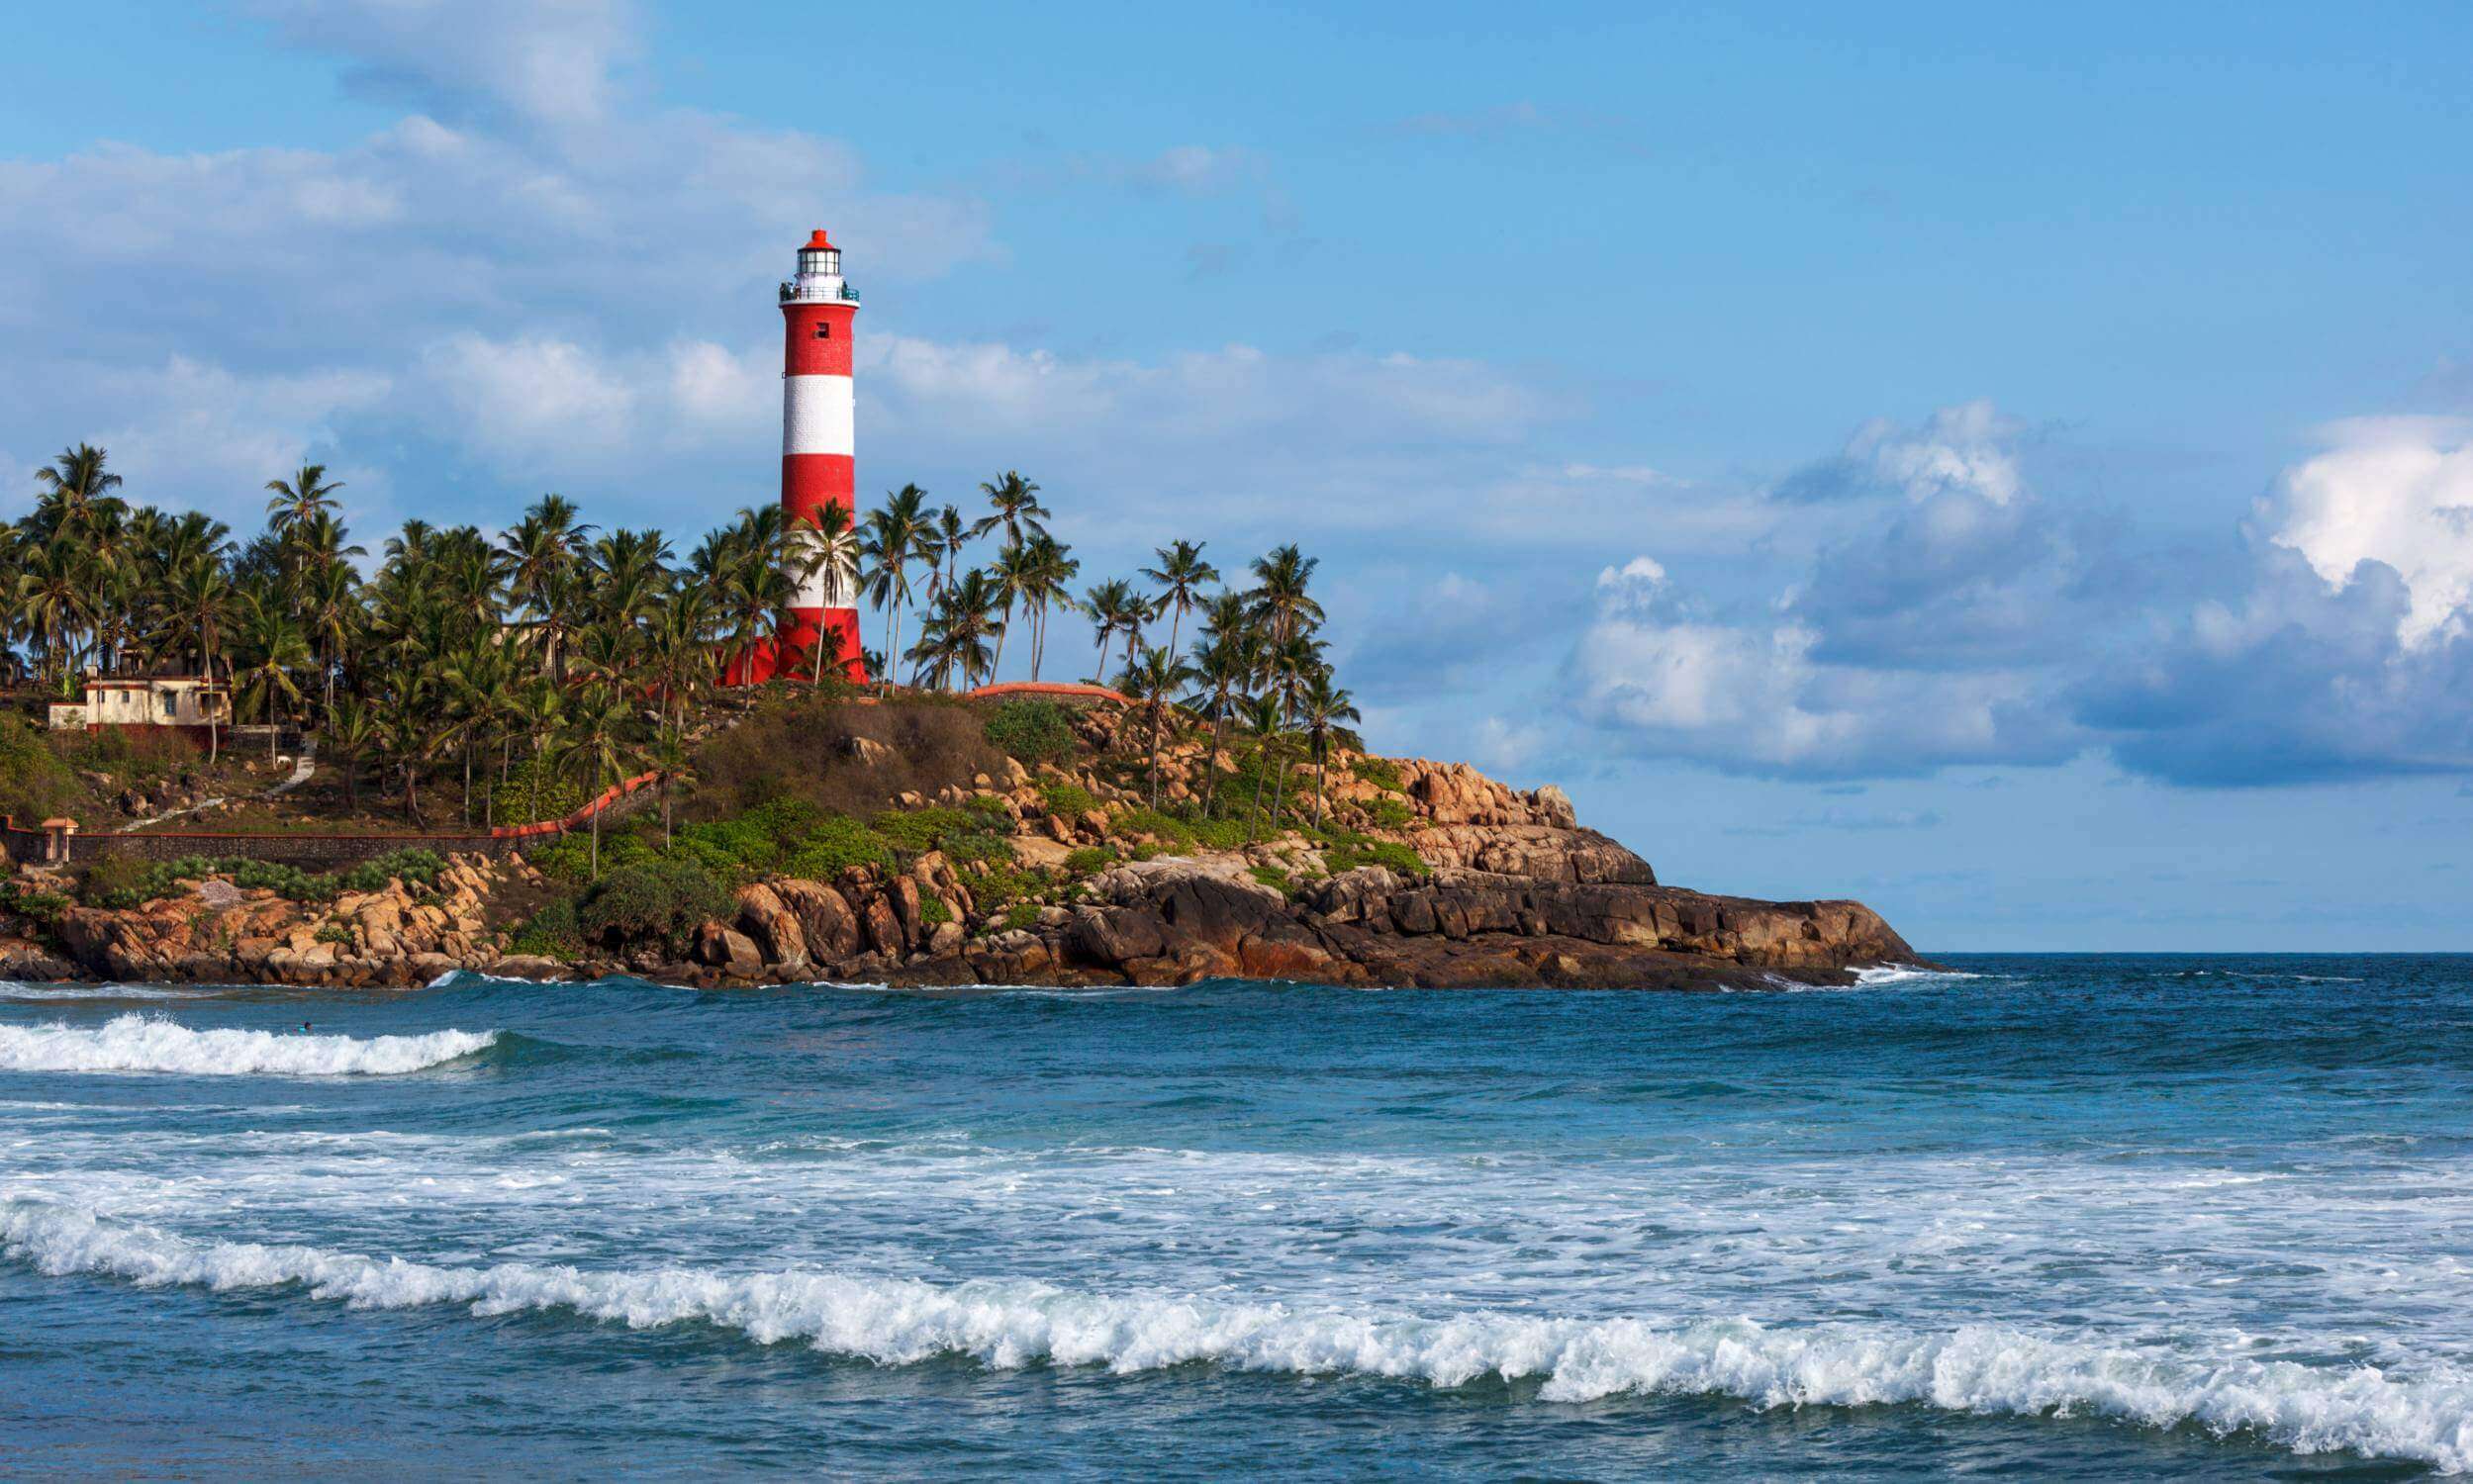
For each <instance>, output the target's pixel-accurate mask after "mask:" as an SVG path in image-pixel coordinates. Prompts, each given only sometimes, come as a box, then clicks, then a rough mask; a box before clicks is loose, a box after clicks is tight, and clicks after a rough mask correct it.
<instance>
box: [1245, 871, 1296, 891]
mask: <svg viewBox="0 0 2473 1484" xmlns="http://www.w3.org/2000/svg"><path fill="white" fill-rule="evenodd" d="M1245 869H1246V872H1247V874H1248V875H1250V876H1252V877H1253V878H1254V880H1256V881H1260V882H1262V883H1263V884H1264V885H1266V886H1269V887H1271V888H1272V889H1273V890H1275V891H1280V892H1285V891H1286V890H1287V889H1288V874H1287V873H1286V872H1284V871H1283V870H1281V869H1280V868H1279V867H1277V866H1248V867H1247V868H1245Z"/></svg>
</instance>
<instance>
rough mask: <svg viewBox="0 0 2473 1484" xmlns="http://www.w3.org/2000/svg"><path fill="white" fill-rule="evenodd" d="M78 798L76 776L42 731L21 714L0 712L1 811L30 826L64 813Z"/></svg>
mask: <svg viewBox="0 0 2473 1484" xmlns="http://www.w3.org/2000/svg"><path fill="white" fill-rule="evenodd" d="M77 798H78V789H77V777H76V775H75V774H73V773H71V772H70V771H69V767H68V765H67V764H66V763H63V762H61V761H60V757H59V754H57V753H55V752H53V751H52V750H51V748H50V745H49V744H48V743H47V742H45V741H44V738H43V734H42V733H40V732H38V731H36V730H35V729H34V728H33V727H31V726H28V725H27V724H26V721H25V718H23V717H20V716H0V814H8V815H11V816H13V817H14V818H15V819H16V820H17V822H18V823H20V824H23V825H27V826H29V827H32V826H34V825H38V824H41V823H43V822H44V821H45V820H46V819H48V818H50V817H52V816H53V815H56V814H65V813H67V812H68V811H69V810H70V809H71V808H72V807H74V806H75V804H76V802H77Z"/></svg>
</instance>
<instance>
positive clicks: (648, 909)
mask: <svg viewBox="0 0 2473 1484" xmlns="http://www.w3.org/2000/svg"><path fill="white" fill-rule="evenodd" d="M732 909H733V903H732V902H731V900H730V894H729V891H728V890H727V889H726V888H725V887H723V886H722V884H721V883H720V881H717V880H715V879H714V878H713V873H711V872H709V871H707V870H705V869H704V868H703V867H701V866H698V865H695V864H693V863H692V862H687V861H661V862H657V863H653V864H648V865H642V866H621V867H619V868H618V870H616V871H611V872H606V873H604V874H603V876H602V879H601V880H600V881H596V882H594V883H593V884H592V885H591V886H590V887H588V888H587V889H586V890H585V892H584V894H583V896H582V897H580V898H578V899H577V901H576V904H575V917H576V928H577V931H578V933H579V934H580V935H581V936H582V937H583V938H584V939H585V940H586V941H588V942H594V943H601V944H607V945H610V946H612V947H617V946H619V945H623V944H633V943H659V944H661V945H662V947H663V948H664V949H666V950H667V951H669V952H670V953H672V954H680V953H683V952H685V950H686V947H687V944H688V942H689V940H690V939H691V938H693V937H694V935H695V932H696V929H697V928H698V927H699V926H700V925H702V924H703V923H705V922H708V921H711V920H713V919H716V918H727V917H728V916H730V915H731V912H732Z"/></svg>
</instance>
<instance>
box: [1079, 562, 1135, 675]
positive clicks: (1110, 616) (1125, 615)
mask: <svg viewBox="0 0 2473 1484" xmlns="http://www.w3.org/2000/svg"><path fill="white" fill-rule="evenodd" d="M1140 602H1141V600H1139V599H1137V598H1135V597H1134V596H1133V588H1132V586H1131V585H1130V584H1128V583H1127V582H1125V581H1124V580H1123V579H1122V578H1110V579H1108V580H1107V581H1106V582H1103V583H1101V584H1099V585H1098V586H1097V587H1095V588H1093V589H1092V590H1091V591H1089V592H1088V593H1085V594H1083V595H1082V606H1083V611H1085V612H1087V613H1089V614H1090V615H1091V623H1092V627H1093V628H1094V630H1095V631H1096V632H1097V634H1098V639H1099V668H1098V670H1097V671H1096V672H1095V673H1096V674H1097V675H1100V676H1105V675H1106V674H1107V645H1108V641H1109V640H1111V639H1113V638H1115V637H1116V635H1118V634H1120V633H1123V632H1125V631H1126V630H1127V628H1128V627H1130V626H1131V624H1132V623H1133V622H1134V621H1135V620H1134V619H1133V618H1132V616H1131V615H1132V613H1133V610H1134V607H1135V605H1136V604H1137V603H1140ZM1128 653H1130V651H1128Z"/></svg>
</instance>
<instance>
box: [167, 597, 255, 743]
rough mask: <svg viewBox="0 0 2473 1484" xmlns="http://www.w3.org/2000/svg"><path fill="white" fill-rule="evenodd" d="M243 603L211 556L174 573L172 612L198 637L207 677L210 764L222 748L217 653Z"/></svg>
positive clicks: (205, 700)
mask: <svg viewBox="0 0 2473 1484" xmlns="http://www.w3.org/2000/svg"><path fill="white" fill-rule="evenodd" d="M239 606H240V597H239V594H238V593H237V592H235V591H234V590H233V586H232V580H231V579H230V578H228V577H226V576H225V575H224V569H223V566H222V564H221V563H219V562H216V561H214V560H212V559H211V558H201V559H198V560H195V561H192V562H191V563H190V564H189V565H188V566H186V567H183V568H182V569H180V570H179V571H178V572H176V573H174V574H173V575H172V593H171V613H172V615H173V617H174V619H175V621H176V622H177V623H179V624H180V626H182V627H183V628H185V629H186V630H187V631H188V632H189V633H191V634H194V635H196V636H197V641H198V662H199V665H200V667H201V668H200V671H199V673H200V674H201V675H203V676H204V677H205V678H206V689H205V690H204V691H203V692H201V693H200V697H199V698H200V699H201V701H202V702H203V703H204V704H205V706H206V759H207V761H208V762H209V763H212V762H214V761H216V759H217V758H218V757H219V756H220V754H221V751H222V742H221V738H220V737H219V735H218V733H217V720H218V718H217V710H216V706H215V703H214V689H215V656H216V654H217V652H218V647H219V646H220V644H221V642H222V639H223V632H224V629H225V628H226V626H228V625H229V624H230V623H231V622H232V620H233V617H234V615H235V614H237V613H238V611H239Z"/></svg>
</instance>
